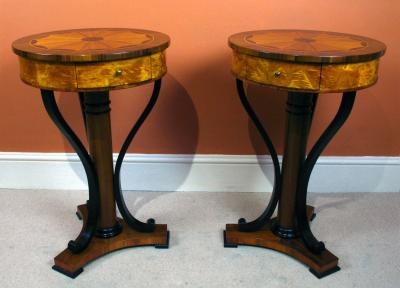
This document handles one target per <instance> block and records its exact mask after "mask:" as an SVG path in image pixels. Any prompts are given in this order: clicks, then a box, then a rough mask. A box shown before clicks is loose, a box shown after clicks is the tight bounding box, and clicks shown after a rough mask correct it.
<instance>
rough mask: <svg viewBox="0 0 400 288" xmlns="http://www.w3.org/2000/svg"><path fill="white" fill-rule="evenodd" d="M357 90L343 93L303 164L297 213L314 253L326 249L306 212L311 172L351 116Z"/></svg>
mask: <svg viewBox="0 0 400 288" xmlns="http://www.w3.org/2000/svg"><path fill="white" fill-rule="evenodd" d="M355 96H356V92H355V91H354V92H345V93H343V97H342V102H341V104H340V107H339V110H338V112H337V114H336V116H335V117H334V119H333V120H332V122H331V123H330V124H329V126H328V127H327V129H326V130H325V131H324V133H323V134H322V135H321V137H320V138H319V139H318V141H317V142H316V143H315V145H314V146H313V148H312V149H311V151H310V153H309V154H308V156H307V158H306V160H305V162H304V164H303V166H302V170H301V171H300V179H299V184H298V192H297V199H296V201H297V204H296V210H297V211H296V214H297V220H298V230H299V232H300V235H301V237H302V240H303V241H304V244H305V245H306V246H307V247H308V248H309V249H310V250H311V251H312V252H314V253H316V254H319V253H321V252H322V251H324V250H325V245H324V243H323V242H320V241H318V240H317V239H316V238H315V237H314V235H313V234H312V232H311V229H310V226H309V222H308V219H307V214H306V201H307V188H308V182H309V180H310V176H311V172H312V170H313V168H314V166H315V163H316V162H317V159H318V157H319V156H320V155H321V153H322V151H323V150H324V149H325V147H326V146H327V145H328V143H329V142H330V141H331V139H332V138H333V137H334V136H335V134H336V133H337V131H338V130H339V129H340V128H341V127H342V126H343V124H344V122H345V121H346V119H347V118H348V117H349V115H350V112H351V110H352V108H353V104H354V100H355Z"/></svg>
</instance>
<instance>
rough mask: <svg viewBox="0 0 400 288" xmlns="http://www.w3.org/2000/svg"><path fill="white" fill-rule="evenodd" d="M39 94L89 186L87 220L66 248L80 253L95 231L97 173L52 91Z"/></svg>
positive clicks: (97, 190) (97, 189)
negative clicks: (74, 153)
mask: <svg viewBox="0 0 400 288" xmlns="http://www.w3.org/2000/svg"><path fill="white" fill-rule="evenodd" d="M41 95H42V101H43V104H44V107H45V109H46V111H47V113H48V115H49V116H50V118H51V119H52V121H53V122H54V124H55V125H56V126H57V128H58V129H59V130H60V131H61V133H62V134H63V135H64V136H65V138H66V139H67V140H68V142H69V143H70V144H71V146H72V147H73V148H74V150H75V151H76V153H77V154H78V156H79V159H80V160H81V162H82V164H83V167H84V169H85V172H86V177H87V181H88V187H89V188H88V189H89V200H88V201H87V207H88V217H87V221H85V223H84V226H83V227H82V231H81V232H80V234H79V236H78V237H77V238H76V239H75V240H71V241H70V242H69V243H68V249H69V250H70V251H71V252H72V253H80V252H82V251H83V250H85V248H86V247H87V246H88V245H89V243H90V240H91V239H92V237H93V235H94V233H95V231H96V224H97V217H98V213H99V212H98V211H99V205H100V204H99V202H98V199H99V195H98V193H99V184H98V178H97V173H96V170H95V168H94V165H93V162H92V159H91V158H90V156H89V154H88V152H87V150H86V148H85V147H84V146H83V144H82V142H81V141H80V140H79V138H78V137H77V136H76V134H75V133H74V132H73V130H72V129H71V128H70V126H69V125H68V123H67V122H66V121H65V119H64V118H63V116H62V114H61V113H60V110H59V109H58V106H57V102H56V100H55V98H54V92H53V91H51V90H41Z"/></svg>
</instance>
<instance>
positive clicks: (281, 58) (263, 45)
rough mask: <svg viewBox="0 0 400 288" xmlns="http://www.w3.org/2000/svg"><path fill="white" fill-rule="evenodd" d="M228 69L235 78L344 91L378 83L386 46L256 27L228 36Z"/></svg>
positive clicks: (357, 39) (333, 34) (348, 36)
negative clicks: (256, 29) (380, 62)
mask: <svg viewBox="0 0 400 288" xmlns="http://www.w3.org/2000/svg"><path fill="white" fill-rule="evenodd" d="M229 46H230V47H231V48H232V49H233V65H232V71H233V73H234V74H235V75H236V76H237V77H238V78H240V79H243V80H249V81H253V82H256V83H259V84H264V85H270V86H275V87H282V88H284V89H286V90H293V91H309V92H321V93H328V92H343V91H351V90H358V89H361V88H366V87H368V86H371V85H373V84H375V82H376V81H377V71H378V64H379V58H380V57H381V56H382V55H383V54H384V53H385V50H386V46H385V45H384V44H383V43H382V42H380V41H377V40H374V39H371V38H367V37H363V36H357V35H351V34H344V33H336V32H325V31H311V30H261V31H249V32H242V33H238V34H234V35H232V36H231V37H229Z"/></svg>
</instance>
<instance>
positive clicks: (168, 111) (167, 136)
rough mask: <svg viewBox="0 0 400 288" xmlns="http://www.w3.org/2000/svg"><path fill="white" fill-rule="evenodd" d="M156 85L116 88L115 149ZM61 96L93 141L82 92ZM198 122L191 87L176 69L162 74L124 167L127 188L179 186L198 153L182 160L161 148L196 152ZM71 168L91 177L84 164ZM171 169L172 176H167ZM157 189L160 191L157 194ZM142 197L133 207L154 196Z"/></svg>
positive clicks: (72, 120)
mask: <svg viewBox="0 0 400 288" xmlns="http://www.w3.org/2000/svg"><path fill="white" fill-rule="evenodd" d="M152 90H153V84H152V83H150V84H146V85H142V86H138V87H134V88H130V89H122V90H115V91H111V92H110V99H111V125H112V135H113V139H112V141H113V152H114V154H115V153H119V151H120V149H121V146H122V144H123V142H124V140H125V138H126V136H127V135H128V133H129V131H130V130H131V128H132V127H133V125H134V124H135V123H136V121H137V119H138V117H139V115H140V114H141V113H142V112H143V110H144V107H145V105H147V102H148V100H149V99H150V96H151V93H152ZM57 96H58V97H57V98H58V105H59V108H60V110H61V112H62V114H63V115H64V117H65V119H66V121H67V122H68V123H69V125H70V126H71V127H72V129H73V130H74V131H75V133H76V134H77V135H78V137H79V138H80V139H81V141H82V142H83V143H84V145H85V146H86V147H88V145H87V141H86V134H85V129H84V124H83V118H82V113H81V110H80V104H79V98H78V95H77V93H67V92H62V93H59V95H57ZM198 122H199V121H198V116H197V112H196V110H195V107H194V104H193V102H192V99H191V97H190V95H189V94H188V92H187V91H186V90H185V88H184V87H183V86H182V85H181V84H180V83H179V82H178V81H177V80H176V79H175V78H174V77H173V76H172V75H169V74H168V75H166V76H165V77H164V78H163V80H162V86H161V91H160V95H159V98H158V101H157V103H156V104H155V106H154V108H153V110H152V111H151V113H150V115H149V116H148V118H147V119H146V121H145V122H144V124H143V125H142V127H141V128H140V129H139V131H138V133H137V134H136V136H135V137H134V139H133V140H132V143H131V145H130V147H129V149H128V152H127V155H126V157H125V161H124V164H123V165H122V169H121V184H122V189H123V190H137V191H143V190H149V188H148V187H150V186H151V187H152V190H155V191H176V190H178V188H179V187H180V186H181V185H182V184H183V183H184V182H185V180H186V178H187V176H188V174H189V172H190V170H191V166H192V160H193V159H190V158H188V157H185V158H184V165H182V163H179V165H177V163H170V159H165V157H160V155H157V154H176V153H177V151H179V154H188V155H190V156H191V155H194V154H195V151H196V147H197V142H198V133H199V131H198V130H199V124H198ZM64 143H65V150H66V151H72V150H71V146H70V144H69V143H68V142H67V140H64ZM133 154H135V155H133ZM137 154H143V155H137ZM191 157H193V156H191ZM160 164H163V165H160ZM71 168H72V169H73V171H74V172H75V173H76V175H77V176H78V177H80V179H81V181H82V182H84V183H86V182H87V180H86V176H85V174H84V173H83V168H82V167H81V165H76V163H75V165H74V163H71ZM170 169H179V170H176V171H174V172H175V173H167V172H168V171H165V170H170ZM162 170H164V171H162ZM171 174H172V175H173V177H172V178H171V177H168V178H167V177H163V175H167V176H168V175H171ZM148 183H151V185H149V184H148ZM157 187H159V189H157ZM152 195H154V197H157V195H156V194H152ZM139 198H140V199H136V200H135V201H134V207H132V205H130V204H132V203H130V204H129V205H128V206H129V208H130V209H133V210H134V211H137V210H139V209H140V208H141V207H142V206H143V205H145V204H146V203H147V202H150V201H151V200H152V199H153V198H151V197H150V198H151V199H150V198H149V197H139Z"/></svg>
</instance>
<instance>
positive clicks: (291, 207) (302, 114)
mask: <svg viewBox="0 0 400 288" xmlns="http://www.w3.org/2000/svg"><path fill="white" fill-rule="evenodd" d="M229 46H230V47H231V48H232V50H233V60H232V72H233V74H234V76H235V77H236V79H237V80H236V85H237V90H238V94H239V97H240V99H241V103H242V104H243V106H244V108H245V110H246V111H247V113H248V115H249V117H250V118H251V119H252V121H253V122H254V124H255V126H256V127H257V130H258V131H259V133H260V135H261V136H262V138H263V141H264V143H265V145H266V146H267V148H268V150H269V151H270V154H271V158H272V161H273V164H274V172H275V178H274V181H275V184H274V189H273V192H272V195H271V199H270V202H269V203H268V205H267V207H266V209H265V211H264V212H263V213H262V214H261V215H260V216H259V217H258V218H256V219H255V220H253V221H250V222H247V221H246V220H245V219H243V218H241V219H239V222H238V224H227V225H226V230H225V231H224V244H225V247H237V245H251V246H259V247H264V248H270V249H274V250H277V251H279V252H282V253H285V254H287V255H290V256H292V257H294V258H296V259H297V260H299V261H300V262H302V263H304V264H305V265H306V266H308V267H310V271H311V272H312V273H314V275H315V276H317V277H318V278H321V277H324V276H326V275H329V274H331V273H333V272H335V271H338V270H339V269H340V268H339V266H338V258H337V257H336V256H335V255H333V254H332V253H331V252H329V251H328V250H327V249H326V248H325V245H324V243H323V242H321V241H318V240H317V239H316V237H315V236H314V235H313V233H312V232H311V229H310V226H309V221H311V220H312V219H313V218H314V216H315V214H314V208H313V207H311V206H307V205H306V201H307V190H308V183H309V179H310V175H311V172H312V170H313V167H314V165H315V163H316V161H317V159H318V157H319V156H320V154H321V153H322V151H323V150H324V148H325V147H326V146H327V144H328V143H329V141H330V140H331V139H332V138H333V137H334V135H335V134H336V132H337V131H338V130H339V129H340V127H341V126H342V125H343V124H344V123H345V121H346V119H347V118H348V116H349V114H350V112H351V110H352V107H353V103H354V100H355V96H356V91H357V90H360V89H364V88H367V87H369V86H372V85H374V84H375V83H376V81H377V79H378V65H379V58H380V57H381V56H382V55H383V54H384V53H385V50H386V47H385V45H384V44H383V43H381V42H379V41H376V40H373V39H370V38H366V37H361V36H356V35H349V34H342V33H334V32H321V31H308V30H263V31H250V32H243V33H238V34H235V35H232V36H230V37H229ZM243 81H248V82H252V83H255V84H258V85H266V86H271V87H276V88H279V89H282V90H285V91H288V98H287V104H286V136H285V148H284V153H283V160H282V168H281V167H280V164H279V161H278V156H277V153H276V150H275V147H274V145H273V143H272V142H271V139H270V138H269V136H268V134H267V131H266V130H265V128H264V127H263V125H262V123H261V122H260V120H259V118H258V117H257V114H256V113H255V112H254V110H253V108H252V107H251V105H250V103H249V101H248V100H247V96H246V91H245V87H244V85H243ZM332 92H341V93H342V101H341V104H340V107H339V110H338V112H337V114H336V116H335V117H334V119H333V120H332V122H331V123H330V124H329V126H328V127H327V128H326V130H325V131H324V132H323V134H322V135H321V137H320V138H319V139H318V140H317V141H316V143H315V145H314V146H313V147H312V148H311V150H310V151H309V152H308V153H307V151H306V146H307V140H308V135H309V130H310V126H311V122H312V118H313V114H314V109H315V106H316V103H317V98H318V95H319V94H322V93H332ZM277 206H278V215H277V217H276V218H272V216H273V213H274V212H275V209H276V207H277Z"/></svg>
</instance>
